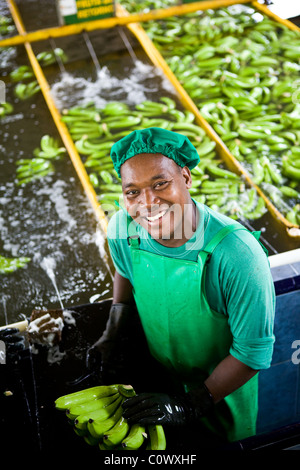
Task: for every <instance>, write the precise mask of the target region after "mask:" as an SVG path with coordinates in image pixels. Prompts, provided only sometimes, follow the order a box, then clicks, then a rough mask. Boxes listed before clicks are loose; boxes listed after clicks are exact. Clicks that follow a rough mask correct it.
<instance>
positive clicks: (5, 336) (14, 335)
mask: <svg viewBox="0 0 300 470" xmlns="http://www.w3.org/2000/svg"><path fill="white" fill-rule="evenodd" d="M0 341H3V342H4V344H5V358H3V361H4V363H6V364H11V363H13V362H16V361H17V360H18V358H19V352H20V351H22V350H23V349H24V347H25V340H24V336H22V335H21V334H20V332H19V330H18V328H5V329H3V330H0Z"/></svg>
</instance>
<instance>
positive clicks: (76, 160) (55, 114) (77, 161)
mask: <svg viewBox="0 0 300 470" xmlns="http://www.w3.org/2000/svg"><path fill="white" fill-rule="evenodd" d="M7 3H8V5H9V8H10V12H11V15H12V17H13V20H14V22H15V25H16V28H17V30H18V32H19V33H20V34H25V33H26V31H25V28H24V25H23V22H22V19H21V16H20V14H19V11H18V9H17V7H16V5H15V2H14V0H7ZM24 46H25V49H26V52H27V55H28V58H29V60H30V63H31V66H32V69H33V71H34V73H35V76H36V79H37V81H38V83H39V85H40V87H41V91H42V93H43V95H44V98H45V101H46V103H47V106H48V108H49V111H50V113H51V115H52V118H53V120H54V123H55V125H56V127H57V129H58V132H59V134H60V136H61V139H62V141H63V143H64V145H65V147H66V149H67V152H68V154H69V156H70V158H71V161H72V163H73V166H74V168H75V171H76V173H77V175H78V177H79V180H80V182H81V184H82V186H83V188H84V190H85V192H86V194H87V196H88V199H89V201H90V203H91V205H92V208H93V210H94V212H95V214H96V217H97V220H98V221H99V222H100V225H101V227H102V229H103V230H104V232H106V230H107V218H106V216H105V214H104V212H103V211H102V209H101V206H100V204H99V202H98V200H97V195H96V193H95V190H94V188H93V187H92V185H91V183H90V181H89V176H88V174H87V172H86V170H85V168H84V165H83V163H82V161H81V158H80V156H79V154H78V152H77V149H76V147H75V145H74V142H73V140H72V138H71V136H70V134H69V131H68V129H67V127H66V125H65V124H64V122H62V121H61V115H60V113H59V111H58V109H57V108H56V106H55V103H54V101H53V99H52V96H51V94H50V87H49V84H48V82H47V80H46V78H45V75H44V73H43V71H42V68H41V66H40V64H39V62H38V60H37V59H36V57H35V54H34V52H33V50H32V47H31V45H30V44H29V42H27V41H26V42H24Z"/></svg>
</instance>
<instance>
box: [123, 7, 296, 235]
mask: <svg viewBox="0 0 300 470" xmlns="http://www.w3.org/2000/svg"><path fill="white" fill-rule="evenodd" d="M213 3H214V2H213ZM235 3H236V4H237V3H241V2H237V1H235ZM228 4H229V3H228ZM230 4H232V2H231V3H230ZM118 10H123V12H122V14H126V12H125V11H124V9H122V7H120V6H118ZM127 28H128V29H129V30H130V31H131V32H132V33H133V34H134V35H135V36H136V38H137V39H138V40H139V42H140V44H141V45H142V47H143V48H144V50H145V52H146V53H147V55H148V56H149V58H150V59H151V61H152V62H153V63H154V65H156V66H157V67H159V68H161V69H162V71H163V73H164V75H165V76H166V77H167V78H168V79H169V81H170V82H171V83H172V85H173V86H174V88H175V90H176V91H177V93H178V95H179V98H180V100H181V102H182V104H183V105H184V106H185V108H187V109H188V110H189V111H191V112H192V113H193V114H194V115H195V120H196V122H197V123H198V124H199V125H200V126H201V127H202V128H203V129H204V130H205V131H206V133H207V135H208V136H209V137H210V138H211V139H212V140H214V141H215V142H216V149H217V151H218V152H219V154H220V156H221V157H222V158H223V160H224V162H225V163H226V164H227V166H228V167H229V168H230V169H232V170H234V171H235V172H237V173H239V174H240V175H241V176H242V177H243V178H244V180H245V181H246V182H247V183H248V184H249V185H250V186H252V187H254V188H255V189H256V191H257V193H258V195H259V196H261V197H262V198H263V199H264V201H265V204H266V206H267V207H268V209H269V211H270V212H271V214H273V216H274V217H275V218H276V219H278V220H279V221H280V222H281V223H282V224H283V225H285V226H286V227H288V228H292V227H298V226H297V225H294V224H292V223H290V222H289V221H288V220H287V219H286V218H285V217H284V216H283V215H282V214H281V213H280V212H279V211H278V209H277V208H276V207H275V206H274V205H273V204H272V202H271V201H270V200H269V199H268V198H267V197H266V195H265V194H264V192H263V191H262V190H261V189H260V188H259V187H258V186H257V185H256V184H255V183H254V182H253V181H252V179H251V178H250V176H249V174H248V173H247V172H246V171H245V170H244V168H243V167H242V166H241V164H240V163H239V162H238V161H237V160H236V159H235V158H234V156H233V155H232V154H231V152H230V151H229V149H228V148H227V147H226V145H225V144H224V142H223V141H222V140H221V138H220V137H219V136H218V134H216V132H215V131H214V130H213V128H212V127H211V126H210V124H209V123H208V122H207V121H206V120H205V119H204V118H203V117H202V116H201V114H200V112H199V110H198V107H197V106H196V105H195V103H194V102H193V100H192V99H191V98H190V96H189V95H188V93H187V92H186V91H185V89H184V88H183V87H182V85H181V84H180V83H179V81H178V80H177V78H176V76H175V75H174V73H173V72H172V70H171V69H170V67H169V66H168V64H167V63H166V61H165V60H164V58H163V57H162V55H161V54H160V52H159V51H158V50H157V48H156V47H155V46H154V44H153V42H152V40H151V39H150V38H149V36H148V35H147V34H146V32H145V30H144V29H143V28H142V27H141V25H139V24H132V23H130V24H128V25H127Z"/></svg>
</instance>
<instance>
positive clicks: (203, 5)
mask: <svg viewBox="0 0 300 470" xmlns="http://www.w3.org/2000/svg"><path fill="white" fill-rule="evenodd" d="M7 3H8V5H9V7H10V10H11V14H12V16H13V19H14V21H15V25H16V28H17V30H18V33H19V34H18V35H17V36H14V37H11V38H7V39H3V40H1V41H0V47H1V46H13V45H17V44H24V46H25V48H26V51H27V54H28V57H29V60H30V62H31V65H32V68H33V70H34V73H35V75H36V78H37V80H38V82H39V85H40V87H41V90H42V92H43V95H44V98H45V100H46V103H47V105H48V108H49V110H50V112H51V114H52V117H53V119H54V122H55V124H56V126H57V128H58V131H59V133H60V135H61V138H62V140H63V142H64V145H65V146H66V149H67V151H68V153H69V156H70V158H71V160H72V163H73V165H74V168H75V170H76V172H77V174H78V176H79V179H80V181H81V183H82V185H83V187H84V189H85V191H86V193H87V195H88V198H89V200H90V202H91V204H92V207H93V209H94V211H95V213H96V215H97V218H98V220H99V221H100V223H101V226H102V228H103V229H104V231H105V232H106V230H107V219H106V216H105V214H104V213H103V211H102V209H101V206H100V204H99V202H98V200H97V196H96V193H95V191H94V188H93V187H92V185H91V183H90V181H89V177H88V174H87V172H86V170H85V168H84V166H83V163H82V161H81V158H80V156H79V155H78V152H77V149H76V147H75V145H74V143H73V140H72V138H71V136H70V134H69V131H68V129H67V127H66V126H65V124H64V123H63V122H62V121H61V116H60V113H59V111H58V110H57V108H56V106H55V104H54V102H53V100H52V97H51V95H50V92H49V85H48V83H47V80H46V78H45V76H44V74H43V71H42V69H41V67H40V65H39V63H38V61H37V59H36V57H35V55H34V53H33V50H32V48H31V45H30V43H31V42H34V41H41V40H45V39H48V38H51V37H53V38H55V37H63V36H69V35H74V34H79V33H81V32H83V31H93V30H97V29H106V28H112V27H115V26H124V25H125V26H127V28H128V29H129V30H130V31H131V32H132V33H133V34H134V35H135V36H136V38H137V39H138V40H139V42H140V44H141V45H142V47H143V48H144V50H145V52H146V53H147V55H148V56H149V58H150V59H151V61H152V62H153V64H154V65H156V66H157V67H159V68H161V69H162V71H163V73H164V75H165V76H166V77H167V78H168V79H169V81H170V82H171V83H172V85H173V86H174V88H175V90H176V91H177V93H178V96H179V98H180V100H181V102H182V104H183V106H184V107H185V108H186V109H188V110H190V111H191V112H193V114H194V115H195V119H196V122H197V123H198V124H199V125H200V126H201V127H202V128H203V129H204V130H205V131H206V133H207V134H208V135H209V136H210V138H211V139H213V140H214V141H215V142H216V147H217V150H218V152H219V154H220V156H221V157H222V158H223V160H224V162H225V163H226V164H227V166H228V167H229V168H230V169H232V170H235V171H236V172H237V173H239V174H240V175H243V177H244V179H245V181H247V182H248V183H249V184H250V185H251V186H253V187H255V189H256V191H257V193H258V194H259V195H260V196H261V197H262V198H263V199H264V201H265V203H266V205H267V207H268V209H269V211H270V212H271V214H272V215H273V216H274V217H275V218H276V219H277V220H279V221H280V222H281V223H283V224H284V225H285V226H286V227H287V228H291V227H295V225H293V224H291V223H290V222H289V221H288V220H287V219H285V217H284V216H283V215H282V214H281V213H280V212H279V211H278V209H277V208H276V207H275V206H274V205H273V204H272V202H271V201H270V200H269V199H268V198H267V197H266V195H265V194H264V193H263V191H262V190H261V189H260V188H259V187H258V186H257V185H255V184H254V183H253V182H252V180H251V178H250V176H249V175H248V173H247V172H246V171H245V170H244V168H243V167H242V165H241V164H240V163H239V162H238V161H237V160H236V159H235V158H234V157H233V155H232V154H231V153H230V151H229V150H228V148H227V147H226V145H225V144H224V143H223V141H222V139H221V138H220V137H219V136H218V134H217V133H216V132H215V131H214V130H213V128H212V127H211V126H210V124H209V123H208V122H207V121H206V120H205V119H204V118H203V117H202V116H201V114H200V112H199V110H198V108H197V106H196V105H195V103H194V102H193V100H192V99H191V98H190V96H189V95H188V93H187V92H186V91H185V90H184V88H183V87H182V85H181V84H180V83H179V81H178V80H177V78H176V76H175V75H174V74H173V72H172V71H171V69H170V68H169V66H168V65H167V63H166V62H165V60H164V58H163V57H162V55H161V54H160V52H159V51H158V50H157V48H156V47H155V46H154V44H153V42H152V41H151V39H150V38H149V36H148V35H147V34H146V32H145V30H144V29H143V28H142V27H141V25H140V23H141V22H144V21H150V20H158V19H163V18H167V17H169V16H174V15H184V14H187V13H191V12H194V11H197V10H201V11H203V10H206V9H217V8H220V7H227V6H229V5H235V4H242V3H249V4H251V5H252V6H253V7H254V8H256V9H257V10H259V11H261V12H262V13H263V14H265V15H267V16H269V17H270V18H272V19H273V20H275V21H277V22H279V23H282V24H284V25H286V26H287V27H288V28H290V29H291V30H298V31H300V29H299V28H298V27H297V26H296V25H295V24H293V23H292V22H290V21H288V20H284V19H282V18H280V17H278V16H277V15H276V14H274V13H272V12H271V11H270V10H269V9H268V8H267V7H266V6H265V5H262V4H260V3H259V2H257V1H256V0H253V1H249V0H239V1H237V0H213V1H201V2H193V3H188V4H184V5H180V6H175V7H170V8H165V9H159V10H152V11H150V12H147V13H138V14H128V12H127V11H126V10H125V9H124V8H122V7H121V5H119V4H118V5H117V8H116V17H113V18H106V19H103V20H93V21H89V22H83V23H80V24H74V25H67V26H58V27H55V28H47V29H42V30H38V31H34V32H30V33H27V32H26V30H25V28H24V25H23V23H22V19H21V17H20V14H19V12H18V9H17V7H16V5H15V3H14V0H7Z"/></svg>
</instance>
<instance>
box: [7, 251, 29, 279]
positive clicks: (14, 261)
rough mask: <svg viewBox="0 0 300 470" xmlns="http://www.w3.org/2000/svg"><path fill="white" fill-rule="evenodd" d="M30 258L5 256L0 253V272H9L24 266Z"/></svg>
mask: <svg viewBox="0 0 300 470" xmlns="http://www.w3.org/2000/svg"><path fill="white" fill-rule="evenodd" d="M30 261H31V258H27V257H25V256H21V257H20V258H6V257H5V256H1V255H0V274H9V273H12V272H14V271H16V270H17V269H19V268H24V267H25V266H26V265H27V264H28V263H29V262H30Z"/></svg>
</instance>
